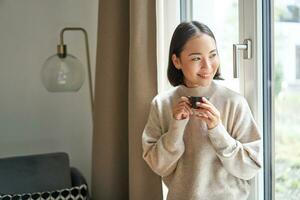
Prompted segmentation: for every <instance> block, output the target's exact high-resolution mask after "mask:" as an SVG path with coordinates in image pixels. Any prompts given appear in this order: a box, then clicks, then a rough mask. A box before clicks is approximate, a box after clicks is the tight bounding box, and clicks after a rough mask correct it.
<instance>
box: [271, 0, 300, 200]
mask: <svg viewBox="0 0 300 200" xmlns="http://www.w3.org/2000/svg"><path fill="white" fill-rule="evenodd" d="M274 15H275V16H274V23H275V24H274V42H275V48H274V56H275V59H274V65H275V66H274V67H275V68H274V72H273V73H274V97H273V98H274V104H275V105H274V109H275V110H274V115H275V116H274V118H275V199H276V200H287V199H289V200H296V199H297V200H299V198H300V113H299V110H300V79H299V78H300V76H299V73H300V72H299V71H300V48H299V47H300V0H274Z"/></svg>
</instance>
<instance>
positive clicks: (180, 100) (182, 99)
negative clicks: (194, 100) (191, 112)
mask: <svg viewBox="0 0 300 200" xmlns="http://www.w3.org/2000/svg"><path fill="white" fill-rule="evenodd" d="M179 102H186V103H187V104H188V105H190V106H191V105H192V104H191V103H190V100H189V99H188V98H187V97H185V96H182V97H180V99H179Z"/></svg>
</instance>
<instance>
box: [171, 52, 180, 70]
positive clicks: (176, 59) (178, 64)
mask: <svg viewBox="0 0 300 200" xmlns="http://www.w3.org/2000/svg"><path fill="white" fill-rule="evenodd" d="M172 62H173V65H174V66H175V67H176V69H181V62H180V59H179V58H178V57H177V56H176V55H175V53H174V54H173V55H172Z"/></svg>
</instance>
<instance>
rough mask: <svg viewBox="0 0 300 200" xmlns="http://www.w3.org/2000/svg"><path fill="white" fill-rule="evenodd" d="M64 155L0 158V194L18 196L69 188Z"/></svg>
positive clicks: (68, 174) (66, 157)
mask: <svg viewBox="0 0 300 200" xmlns="http://www.w3.org/2000/svg"><path fill="white" fill-rule="evenodd" d="M70 174H71V173H70V166H69V158H68V155H67V154H66V153H60V152H59V153H49V154H40V155H29V156H17V157H10V158H1V159H0V193H2V194H21V193H33V192H40V191H52V190H58V189H63V188H70V187H71V175H70Z"/></svg>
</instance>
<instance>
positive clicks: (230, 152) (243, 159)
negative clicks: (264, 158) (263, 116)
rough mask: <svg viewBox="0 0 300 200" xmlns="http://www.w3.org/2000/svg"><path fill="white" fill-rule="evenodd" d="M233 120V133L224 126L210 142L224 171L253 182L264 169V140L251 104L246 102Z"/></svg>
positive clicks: (211, 137) (212, 131)
mask: <svg viewBox="0 0 300 200" xmlns="http://www.w3.org/2000/svg"><path fill="white" fill-rule="evenodd" d="M234 113H235V114H234V115H233V116H229V117H233V119H234V122H233V127H232V129H231V133H228V132H227V130H226V129H225V127H224V126H223V125H222V124H219V125H218V126H216V127H215V128H213V129H211V130H209V134H208V135H209V138H210V140H211V142H212V145H213V146H214V148H215V150H216V152H217V155H218V157H219V159H220V160H221V162H222V164H223V166H224V168H225V169H226V170H227V171H228V172H229V173H231V174H232V175H233V176H235V177H238V178H240V179H244V180H249V179H251V178H253V177H254V176H255V175H256V174H257V172H258V170H259V169H260V168H261V163H260V160H259V153H260V145H261V136H260V134H259V131H258V128H257V126H256V123H255V121H254V119H253V117H252V114H251V111H250V108H249V106H248V103H247V101H246V100H245V99H244V98H242V101H240V103H239V104H238V106H237V108H236V112H234Z"/></svg>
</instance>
